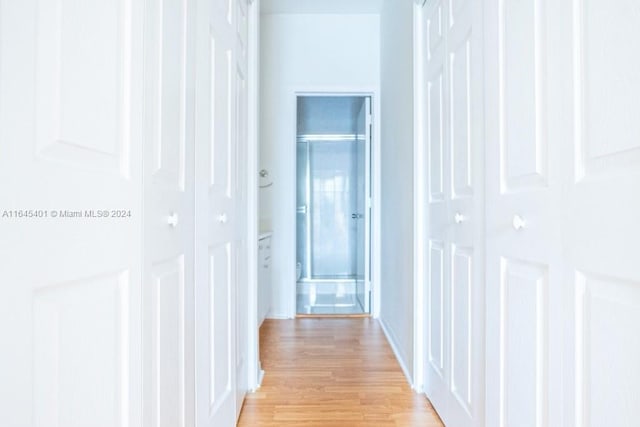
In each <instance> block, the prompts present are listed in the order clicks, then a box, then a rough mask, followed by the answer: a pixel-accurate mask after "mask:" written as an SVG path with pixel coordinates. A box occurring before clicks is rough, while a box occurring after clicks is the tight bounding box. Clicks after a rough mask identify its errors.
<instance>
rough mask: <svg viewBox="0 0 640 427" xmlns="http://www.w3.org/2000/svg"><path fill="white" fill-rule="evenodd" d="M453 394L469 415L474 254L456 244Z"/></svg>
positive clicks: (471, 399) (454, 253)
mask: <svg viewBox="0 0 640 427" xmlns="http://www.w3.org/2000/svg"><path fill="white" fill-rule="evenodd" d="M451 271H452V275H451V391H452V393H453V394H454V395H455V397H456V398H457V399H458V402H460V404H461V405H462V406H463V408H464V410H466V411H467V412H468V413H469V414H471V405H472V404H475V402H474V401H473V395H472V384H471V382H472V379H471V378H472V372H471V370H472V365H473V360H472V357H473V356H474V355H475V353H474V350H475V349H473V348H472V342H471V338H472V333H473V325H472V321H473V315H474V313H473V301H472V298H473V294H472V286H474V285H476V284H474V283H473V251H472V250H471V249H469V248H465V247H459V246H456V245H454V246H453V249H452V259H451Z"/></svg>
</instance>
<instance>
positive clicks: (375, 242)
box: [269, 85, 381, 319]
mask: <svg viewBox="0 0 640 427" xmlns="http://www.w3.org/2000/svg"><path fill="white" fill-rule="evenodd" d="M288 93H289V95H290V97H291V102H292V103H293V111H294V114H297V105H296V103H297V97H298V96H300V95H302V96H304V95H308V96H314V95H323V96H370V97H371V100H372V116H373V128H374V131H373V135H372V138H371V139H372V141H371V145H372V147H371V148H372V153H371V154H372V159H371V163H372V165H371V169H372V175H371V179H372V184H373V193H372V194H371V204H372V215H373V222H372V224H371V225H372V227H371V237H370V239H371V248H370V250H371V262H372V264H373V267H372V269H371V293H372V294H373V297H372V301H371V317H373V318H378V317H379V316H380V262H381V260H380V258H381V256H380V201H381V198H380V185H381V184H380V177H381V174H380V88H379V87H378V86H371V85H364V86H322V85H320V86H314V85H310V86H291V87H290V88H289V90H288ZM293 123H294V126H292V128H291V129H290V132H291V133H290V140H291V141H295V140H296V136H297V128H296V127H297V117H294V120H293ZM292 146H293V148H292V149H293V150H295V145H293V144H292ZM292 159H295V152H293V157H292ZM289 169H290V170H289V179H291V180H292V182H295V181H296V164H295V161H293V162H292V164H291V165H290V168H289ZM295 198H296V194H295V191H293V192H292V193H291V194H290V195H289V203H288V205H289V206H290V207H291V209H295V206H296V199H295ZM295 226H296V225H295V222H294V223H293V224H291V227H292V229H293V233H291V235H292V236H294V237H293V238H294V239H295V235H296V233H295ZM290 247H292V248H295V247H296V242H295V241H294V242H293V245H291V246H290ZM294 250H295V249H294ZM288 255H289V259H295V258H296V254H295V253H291V254H288ZM290 264H291V272H290V274H289V275H288V276H289V277H296V276H295V263H290ZM284 290H285V292H286V294H287V295H288V297H287V301H289V303H288V304H287V308H286V310H287V311H286V316H283V317H280V316H277V317H276V316H273V315H269V318H288V319H294V318H295V317H296V283H295V281H292V282H291V283H290V284H287V285H285V288H284Z"/></svg>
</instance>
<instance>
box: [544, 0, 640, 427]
mask: <svg viewBox="0 0 640 427" xmlns="http://www.w3.org/2000/svg"><path fill="white" fill-rule="evenodd" d="M572 3H573V4H572V6H573V7H568V6H567V7H564V8H562V9H561V8H560V7H556V8H557V9H558V10H557V11H555V12H556V14H558V15H559V16H562V17H564V19H563V22H558V21H559V19H556V22H555V24H554V25H553V27H552V29H553V31H554V33H553V35H554V36H556V37H554V39H557V37H558V36H559V37H562V38H561V39H559V40H563V41H564V43H563V44H562V51H561V52H558V54H557V55H556V58H557V59H556V62H555V64H554V65H555V66H554V71H555V72H556V73H557V74H556V75H558V76H560V77H561V78H562V80H563V81H568V80H569V79H572V80H573V82H574V83H573V85H565V89H564V91H560V92H559V93H558V95H557V98H555V100H556V101H558V102H562V100H561V99H560V98H561V97H562V98H563V99H566V100H570V101H573V103H572V104H571V103H570V101H565V105H566V106H567V108H565V111H573V114H568V115H567V114H565V115H563V117H565V118H571V119H572V120H562V121H560V120H558V121H557V122H556V123H557V125H558V126H559V130H558V135H559V136H562V139H563V140H564V141H567V142H570V143H565V146H567V147H571V151H570V152H569V153H567V156H566V162H564V163H563V165H562V166H563V169H564V170H565V171H566V173H567V176H566V178H565V182H566V197H565V198H564V202H563V207H564V210H563V217H562V224H563V229H564V231H565V239H566V243H565V247H566V252H565V256H566V262H565V265H564V273H565V275H564V283H565V286H566V287H568V296H569V298H568V301H567V304H566V307H565V311H566V313H567V317H568V319H567V320H568V322H567V323H568V325H569V327H568V329H567V335H568V336H567V339H566V342H567V343H569V344H573V348H571V349H568V350H567V351H566V353H565V354H566V355H567V357H566V359H565V361H566V364H565V366H566V367H567V372H566V375H565V384H566V385H565V387H566V389H567V391H568V393H567V395H566V399H567V400H566V401H567V404H566V407H568V408H573V409H574V410H573V413H571V412H569V413H567V414H566V420H567V422H566V425H575V426H594V427H595V426H601V425H612V426H613V425H615V426H632V425H636V424H638V419H639V418H640V394H639V393H638V388H639V387H640V386H639V384H640V368H639V366H638V361H639V360H640V341H639V340H638V336H639V335H640V263H639V262H638V261H639V257H638V242H640V222H639V218H640V121H639V120H638V117H639V116H638V114H639V112H640V81H639V80H638V75H640V55H638V52H640V38H639V37H638V29H639V28H640V5H638V3H637V2H635V1H616V2H606V3H603V2H596V1H586V0H579V1H578V0H576V1H574V2H572ZM572 27H573V28H572ZM571 30H573V31H571ZM571 72H572V73H571ZM569 73H571V74H569ZM566 87H568V88H569V89H566ZM571 89H573V91H572V93H571ZM559 139H560V138H558V140H559ZM572 401H573V402H575V405H571V404H570V403H571V402H572Z"/></svg>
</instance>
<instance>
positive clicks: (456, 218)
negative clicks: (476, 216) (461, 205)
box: [453, 212, 465, 224]
mask: <svg viewBox="0 0 640 427" xmlns="http://www.w3.org/2000/svg"><path fill="white" fill-rule="evenodd" d="M453 220H454V221H455V222H456V224H462V223H463V222H464V220H465V217H464V215H462V214H461V213H460V212H456V214H455V215H454V217H453Z"/></svg>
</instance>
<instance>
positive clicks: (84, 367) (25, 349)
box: [0, 0, 144, 427]
mask: <svg viewBox="0 0 640 427" xmlns="http://www.w3.org/2000/svg"><path fill="white" fill-rule="evenodd" d="M142 6H143V5H142V3H141V2H128V1H108V2H105V1H79V2H68V1H60V0H58V1H55V0H50V1H35V0H21V1H5V0H2V1H0V94H1V95H0V153H1V154H0V236H2V237H0V266H1V267H0V274H1V275H2V276H1V279H0V283H1V284H0V336H1V337H2V350H0V378H1V380H0V424H2V425H3V426H16V427H22V426H56V427H63V426H64V427H80V426H95V427H114V426H139V425H141V424H142V413H141V410H140V408H141V407H142V404H143V398H142V392H141V391H142V390H141V389H142V384H141V379H142V360H141V354H142V344H141V335H140V333H141V320H142V304H141V285H142V283H141V279H140V278H141V268H140V265H141V263H142V259H141V252H142V250H141V249H142V248H141V235H142V233H141V227H142V166H141V165H142V147H143V138H142V136H143V120H142V113H143V108H142V107H143V90H142V89H143V84H142V83H143V81H142V70H143V62H142V57H143V51H142V49H143V46H144V44H143V20H144V19H143V13H144V8H143V7H142Z"/></svg>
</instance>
